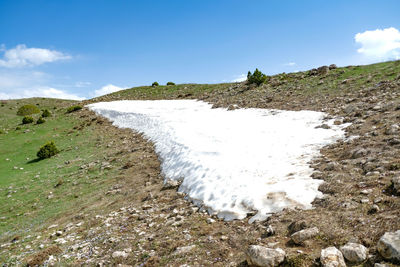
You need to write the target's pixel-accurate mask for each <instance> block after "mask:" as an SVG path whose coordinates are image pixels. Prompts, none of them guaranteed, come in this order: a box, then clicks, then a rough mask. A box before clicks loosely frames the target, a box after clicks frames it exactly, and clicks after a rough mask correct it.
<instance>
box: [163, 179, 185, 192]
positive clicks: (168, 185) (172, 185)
mask: <svg viewBox="0 0 400 267" xmlns="http://www.w3.org/2000/svg"><path fill="white" fill-rule="evenodd" d="M181 183H182V182H181V181H177V180H171V179H168V180H166V181H165V182H164V185H163V187H162V190H169V189H176V188H178V187H179V186H180V185H181Z"/></svg>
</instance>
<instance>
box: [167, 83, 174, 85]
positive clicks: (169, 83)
mask: <svg viewBox="0 0 400 267" xmlns="http://www.w3.org/2000/svg"><path fill="white" fill-rule="evenodd" d="M167 85H175V83H174V82H167Z"/></svg>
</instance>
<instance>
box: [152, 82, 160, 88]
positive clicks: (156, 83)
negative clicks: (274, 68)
mask: <svg viewBox="0 0 400 267" xmlns="http://www.w3.org/2000/svg"><path fill="white" fill-rule="evenodd" d="M158 85H159V84H158V82H154V83H153V84H152V85H151V86H153V87H156V86H158Z"/></svg>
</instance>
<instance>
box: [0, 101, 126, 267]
mask: <svg viewBox="0 0 400 267" xmlns="http://www.w3.org/2000/svg"><path fill="white" fill-rule="evenodd" d="M1 103H2V104H1V107H0V121H1V124H0V129H1V134H0V203H1V205H0V243H4V242H8V241H10V240H14V241H13V242H16V243H18V242H19V241H21V240H22V239H23V240H24V241H25V242H27V241H28V240H29V239H33V238H34V236H32V235H31V234H32V233H34V232H35V231H36V230H40V229H42V228H45V227H47V226H49V225H50V224H51V223H56V222H57V221H65V220H69V219H71V218H72V217H75V216H77V215H79V213H80V212H82V211H85V212H86V211H87V210H90V209H91V208H103V207H101V205H102V203H103V202H102V201H101V199H102V198H103V197H104V195H105V194H106V192H107V190H108V189H109V188H110V187H112V186H113V185H115V184H116V181H117V180H118V175H119V173H120V170H119V169H120V168H121V166H123V164H124V161H123V160H121V159H116V158H114V157H113V156H114V154H115V153H117V152H116V151H115V149H116V148H114V147H112V146H110V145H109V144H110V143H111V144H112V143H119V142H122V141H123V140H119V139H117V140H116V141H114V139H116V138H115V133H114V132H112V131H106V130H105V131H103V130H101V129H100V128H102V127H103V126H102V125H101V124H104V122H103V121H101V120H96V118H95V117H93V116H92V117H90V115H91V114H90V113H89V112H88V111H77V112H73V113H70V114H67V113H66V110H67V107H69V106H71V105H73V104H74V102H72V101H64V100H56V99H43V98H32V99H24V100H8V101H2V102H1ZM28 103H29V104H34V105H37V106H38V107H39V108H40V109H49V110H50V111H51V113H52V116H51V117H48V118H45V119H46V122H45V123H43V124H38V125H37V124H34V123H32V124H26V125H22V124H21V121H22V117H21V116H17V115H16V113H17V110H18V108H19V107H20V106H22V105H24V104H28ZM39 116H40V114H35V115H33V117H34V118H35V121H36V119H37V118H39ZM103 128H104V127H103ZM50 140H52V141H54V142H55V144H56V145H57V147H58V148H59V149H60V150H61V152H60V153H59V154H58V155H56V156H54V157H52V158H49V159H45V160H38V159H37V157H36V153H37V151H38V150H39V148H40V146H42V145H43V144H45V143H46V142H48V141H50ZM107 201H108V203H109V202H111V201H113V196H110V197H109V198H108V200H107ZM26 236H30V237H28V239H26ZM16 245H17V244H16ZM7 258H8V256H7V255H1V253H0V262H1V261H2V260H3V261H7V260H9V259H7Z"/></svg>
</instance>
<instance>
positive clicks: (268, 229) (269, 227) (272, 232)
mask: <svg viewBox="0 0 400 267" xmlns="http://www.w3.org/2000/svg"><path fill="white" fill-rule="evenodd" d="M266 234H267V236H273V235H274V234H275V229H274V228H273V227H272V226H271V225H268V227H267V230H266Z"/></svg>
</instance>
